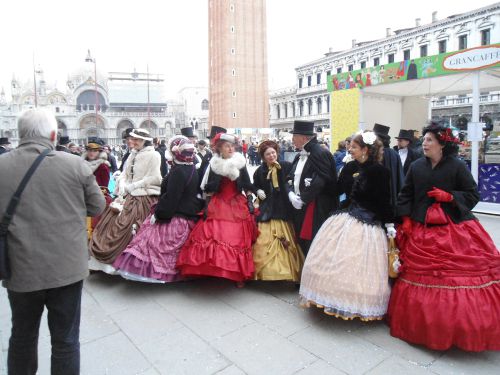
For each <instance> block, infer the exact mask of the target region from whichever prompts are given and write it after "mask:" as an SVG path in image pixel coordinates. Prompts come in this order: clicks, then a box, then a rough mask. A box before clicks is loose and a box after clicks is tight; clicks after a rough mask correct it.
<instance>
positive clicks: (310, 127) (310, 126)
mask: <svg viewBox="0 0 500 375" xmlns="http://www.w3.org/2000/svg"><path fill="white" fill-rule="evenodd" d="M290 133H292V134H302V135H314V122H311V121H294V122H293V130H292V131H291V132H290Z"/></svg>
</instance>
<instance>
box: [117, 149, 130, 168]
mask: <svg viewBox="0 0 500 375" xmlns="http://www.w3.org/2000/svg"><path fill="white" fill-rule="evenodd" d="M129 156H130V151H129V150H127V152H126V153H125V155H123V157H122V163H121V164H120V168H119V170H120V172H123V168H124V167H125V162H126V161H127V159H128V157H129Z"/></svg>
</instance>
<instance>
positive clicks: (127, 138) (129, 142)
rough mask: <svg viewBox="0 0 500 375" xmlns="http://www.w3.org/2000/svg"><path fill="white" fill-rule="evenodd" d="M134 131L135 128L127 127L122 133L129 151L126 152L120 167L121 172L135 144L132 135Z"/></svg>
mask: <svg viewBox="0 0 500 375" xmlns="http://www.w3.org/2000/svg"><path fill="white" fill-rule="evenodd" d="M133 131H134V128H127V129H125V131H124V132H123V133H122V139H123V141H124V143H125V144H126V147H127V152H126V153H125V155H123V158H122V163H121V164H120V168H119V171H120V173H121V172H123V167H124V166H125V162H126V161H127V159H128V157H129V156H130V150H131V149H132V147H133V146H134V143H133V141H132V137H131V136H130V133H132V132H133Z"/></svg>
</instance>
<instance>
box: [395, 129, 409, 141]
mask: <svg viewBox="0 0 500 375" xmlns="http://www.w3.org/2000/svg"><path fill="white" fill-rule="evenodd" d="M396 139H406V140H407V141H412V140H413V130H404V129H401V130H400V131H399V135H398V136H397V137H396Z"/></svg>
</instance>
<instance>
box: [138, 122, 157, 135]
mask: <svg viewBox="0 0 500 375" xmlns="http://www.w3.org/2000/svg"><path fill="white" fill-rule="evenodd" d="M139 127H140V128H141V129H146V130H147V131H148V132H149V134H150V135H151V137H157V136H158V125H157V124H156V123H155V122H154V121H152V120H144V121H143V122H142V123H141V125H139Z"/></svg>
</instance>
